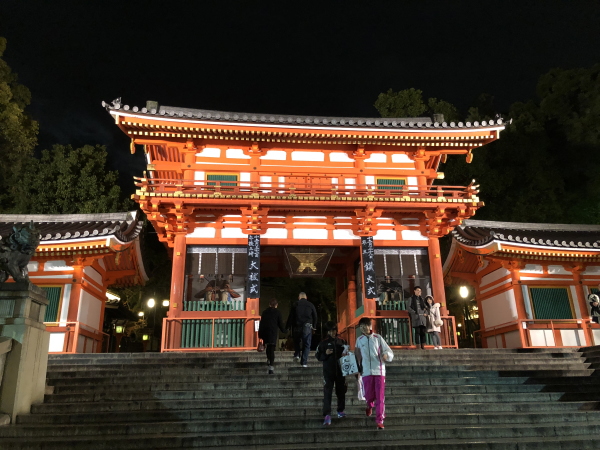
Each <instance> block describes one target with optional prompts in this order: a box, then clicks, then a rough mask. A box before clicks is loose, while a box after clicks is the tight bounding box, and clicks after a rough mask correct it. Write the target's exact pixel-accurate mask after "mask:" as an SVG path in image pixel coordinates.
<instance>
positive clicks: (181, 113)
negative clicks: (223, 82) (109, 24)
mask: <svg viewBox="0 0 600 450" xmlns="http://www.w3.org/2000/svg"><path fill="white" fill-rule="evenodd" d="M102 106H103V107H105V108H106V109H107V110H108V111H117V110H119V111H124V112H127V113H134V114H136V115H142V116H144V115H146V116H149V117H151V116H158V117H159V118H160V117H167V118H169V117H180V118H183V119H186V120H189V119H192V120H194V119H195V120H197V121H202V122H207V121H208V122H229V123H232V122H233V123H236V122H237V123H252V124H257V123H258V124H273V125H275V124H277V125H290V126H311V127H331V126H334V127H346V128H382V129H386V128H387V129H406V128H486V127H495V126H498V125H502V123H503V121H502V119H497V120H489V121H485V120H484V121H482V122H481V123H479V122H473V123H471V122H464V123H463V122H456V123H455V122H450V123H447V122H434V121H433V120H431V118H429V117H408V118H407V117H404V118H381V117H376V118H365V117H330V116H327V117H324V116H297V115H285V114H252V113H236V112H226V111H213V110H207V109H192V108H180V107H175V106H163V105H160V106H158V105H156V106H157V107H156V108H147V107H143V108H139V107H137V106H129V105H124V104H122V103H121V99H120V98H119V99H116V100H113V101H112V103H110V104H109V103H106V102H102Z"/></svg>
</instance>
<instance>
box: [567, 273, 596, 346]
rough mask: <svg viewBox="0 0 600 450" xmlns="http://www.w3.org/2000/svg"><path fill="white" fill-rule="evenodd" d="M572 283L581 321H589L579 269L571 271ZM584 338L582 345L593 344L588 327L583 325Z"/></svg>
mask: <svg viewBox="0 0 600 450" xmlns="http://www.w3.org/2000/svg"><path fill="white" fill-rule="evenodd" d="M572 273H573V281H574V282H575V292H577V302H578V304H579V311H580V313H581V318H582V319H589V318H590V312H589V310H588V305H587V302H586V298H585V292H583V284H582V283H581V271H580V270H579V268H576V269H573V270H572ZM582 327H583V330H584V333H583V334H584V336H585V340H586V342H585V343H584V344H583V345H593V342H591V341H590V336H589V334H590V333H589V332H588V326H587V325H585V324H583V326H582Z"/></svg>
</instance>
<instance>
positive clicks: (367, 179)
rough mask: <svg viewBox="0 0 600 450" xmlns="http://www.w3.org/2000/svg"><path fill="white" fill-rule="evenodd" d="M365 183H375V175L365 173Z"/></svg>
mask: <svg viewBox="0 0 600 450" xmlns="http://www.w3.org/2000/svg"><path fill="white" fill-rule="evenodd" d="M365 184H372V185H374V184H375V177H374V176H372V175H367V176H366V177H365Z"/></svg>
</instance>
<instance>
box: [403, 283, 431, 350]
mask: <svg viewBox="0 0 600 450" xmlns="http://www.w3.org/2000/svg"><path fill="white" fill-rule="evenodd" d="M406 309H407V310H408V313H409V314H410V320H411V322H412V326H413V328H414V329H415V345H416V346H417V348H419V345H420V346H421V348H422V349H424V348H425V335H426V334H427V305H426V304H425V300H423V297H421V286H415V288H414V289H413V296H412V297H411V298H410V302H409V303H408V306H407V308H406Z"/></svg>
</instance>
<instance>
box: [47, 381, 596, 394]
mask: <svg viewBox="0 0 600 450" xmlns="http://www.w3.org/2000/svg"><path fill="white" fill-rule="evenodd" d="M529 380H530V379H529V378H491V377H486V378H476V377H462V378H424V379H414V378H411V379H404V380H402V379H395V378H391V379H390V378H388V379H386V382H385V384H386V388H393V387H411V386H415V387H419V388H426V387H427V386H431V387H436V388H438V387H439V388H445V387H450V388H452V387H455V386H459V387H460V386H465V385H470V386H492V387H493V386H507V388H508V386H513V385H522V384H523V385H524V384H532V385H536V383H532V382H530V381H529ZM553 380H554V378H553ZM558 380H560V379H558ZM60 381H61V382H62V381H64V380H60ZM77 381H79V380H77ZM347 381H348V384H349V386H353V385H355V383H354V381H353V377H348V380H347ZM274 384H276V386H277V388H278V389H292V388H298V387H305V388H314V389H321V388H322V387H323V381H322V380H319V379H313V380H310V381H301V382H299V381H286V380H278V381H277V382H276V383H274V382H273V381H272V380H271V379H270V378H269V377H263V379H262V380H261V381H255V382H250V381H231V382H213V381H207V382H203V383H199V382H173V381H170V382H167V383H160V382H150V383H137V382H124V383H123V384H121V383H119V384H115V383H111V384H108V383H104V384H100V383H96V384H87V383H86V384H78V383H69V384H60V385H56V384H55V385H54V386H53V388H54V394H94V393H102V392H152V391H181V390H192V391H199V390H228V389H266V388H271V387H273V385H274ZM537 385H538V386H545V383H537ZM567 385H570V383H569V384H566V383H565V386H567ZM583 386H585V385H583Z"/></svg>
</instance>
